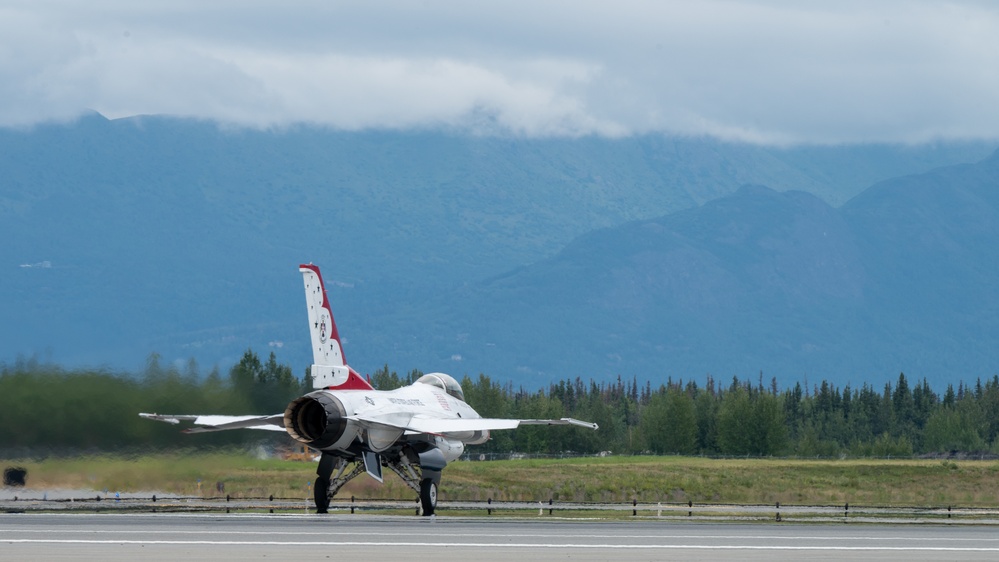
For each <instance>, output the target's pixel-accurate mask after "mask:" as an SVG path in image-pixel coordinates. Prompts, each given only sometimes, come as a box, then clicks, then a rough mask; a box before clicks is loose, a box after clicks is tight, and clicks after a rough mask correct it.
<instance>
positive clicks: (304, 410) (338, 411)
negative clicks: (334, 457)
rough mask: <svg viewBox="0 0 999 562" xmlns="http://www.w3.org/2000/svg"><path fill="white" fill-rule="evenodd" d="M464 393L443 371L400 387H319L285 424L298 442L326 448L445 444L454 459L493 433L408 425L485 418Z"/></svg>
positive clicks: (290, 411) (292, 408)
mask: <svg viewBox="0 0 999 562" xmlns="http://www.w3.org/2000/svg"><path fill="white" fill-rule="evenodd" d="M461 397H463V395H462V394H461V390H460V387H457V383H456V382H454V380H453V379H451V377H449V376H447V375H442V374H440V373H431V374H429V375H425V376H424V377H423V378H421V379H420V380H419V381H417V382H416V383H413V384H411V385H409V386H405V387H402V388H398V389H395V390H387V391H380V390H328V389H323V390H317V391H314V392H311V393H309V394H306V395H305V396H302V397H301V398H298V399H296V400H295V401H293V402H292V403H291V404H289V406H288V408H287V409H286V410H285V416H284V419H285V428H286V430H287V431H288V433H289V434H290V435H291V436H292V437H293V438H295V439H296V440H298V441H300V442H302V443H304V444H306V445H309V446H310V447H313V448H315V449H318V450H320V451H327V452H331V453H343V454H348V455H354V454H356V453H357V452H358V450H368V451H372V452H376V453H382V452H390V451H391V450H392V449H393V448H401V447H403V446H405V445H407V444H416V443H427V444H432V445H433V446H435V447H437V448H439V449H440V450H441V452H442V453H443V454H444V457H445V459H446V460H447V461H448V462H450V461H452V460H455V459H457V458H458V457H459V456H461V454H462V453H463V452H464V449H465V445H466V444H478V443H484V442H485V441H486V440H488V439H489V432H488V431H462V432H450V433H448V434H447V435H446V436H445V435H426V434H422V433H420V432H417V431H413V430H410V429H407V428H409V427H410V426H411V425H412V424H413V422H414V420H417V419H420V418H435V419H476V418H479V417H480V416H479V414H478V413H477V412H476V411H475V410H474V409H472V407H471V406H469V405H468V404H466V403H465V401H464V400H462V399H461Z"/></svg>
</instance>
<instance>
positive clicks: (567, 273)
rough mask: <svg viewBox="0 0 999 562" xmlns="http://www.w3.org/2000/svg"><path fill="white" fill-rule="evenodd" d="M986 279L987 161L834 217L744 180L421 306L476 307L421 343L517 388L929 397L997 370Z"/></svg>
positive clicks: (990, 210) (996, 334)
mask: <svg viewBox="0 0 999 562" xmlns="http://www.w3.org/2000/svg"><path fill="white" fill-rule="evenodd" d="M997 278H999V153H997V154H996V155H993V156H992V157H990V158H988V159H986V160H984V161H982V162H980V163H978V164H974V165H962V166H955V167H948V168H942V169H938V170H934V171H932V172H930V173H926V174H922V175H915V176H908V177H904V178H897V179H893V180H889V181H886V182H883V183H879V184H877V185H875V186H873V187H872V188H870V189H868V190H867V191H865V192H864V193H863V194H861V195H859V196H857V197H856V198H854V199H852V200H851V201H850V202H849V203H847V204H846V205H844V206H843V207H842V208H841V209H835V208H833V207H831V206H829V205H827V204H826V203H824V202H823V201H821V200H820V199H818V198H817V197H815V196H813V195H810V194H807V193H803V192H795V191H789V192H785V193H779V192H776V191H773V190H771V189H768V188H765V187H760V186H744V187H743V188H741V189H739V190H738V191H737V192H736V193H735V194H733V195H731V196H727V197H723V198H720V199H717V200H714V201H711V202H709V203H706V204H705V205H703V206H701V207H698V208H696V209H689V210H685V211H680V212H677V213H673V214H670V215H666V216H664V217H661V218H657V219H652V220H645V221H637V222H632V223H629V224H626V225H623V226H620V227H615V228H610V229H604V230H599V231H595V232H593V233H590V234H587V235H584V236H582V237H580V238H578V239H576V240H575V241H573V243H571V244H570V245H568V246H567V247H566V248H565V249H564V250H563V251H562V252H560V253H559V254H557V255H556V256H554V257H552V258H550V259H547V260H543V261H541V262H538V263H536V264H533V265H531V266H529V267H525V268H521V269H519V270H516V271H513V272H511V273H509V274H508V275H504V276H502V277H498V278H495V279H492V280H490V281H488V282H485V283H482V284H480V285H477V286H474V287H470V288H468V289H467V290H465V291H464V292H462V294H461V296H460V298H452V299H450V300H449V302H447V303H439V304H436V305H434V306H433V307H430V308H431V309H441V308H446V309H447V310H451V311H462V310H464V311H474V312H469V313H467V314H463V315H459V314H460V313H458V312H454V313H453V314H454V315H455V317H454V319H453V320H452V317H451V316H449V315H447V314H445V315H441V317H443V318H446V319H447V320H446V321H444V322H441V323H439V324H437V325H435V326H434V327H433V328H431V330H430V331H431V332H433V333H434V334H436V335H437V336H438V337H437V340H436V348H435V350H436V351H437V352H438V355H440V356H446V355H454V356H461V358H462V363H463V364H468V365H484V366H485V367H484V368H485V369H486V370H487V371H490V372H496V371H499V370H501V369H502V366H503V365H506V364H511V363H512V366H513V368H514V369H517V370H518V371H519V373H521V375H520V376H521V377H524V376H527V375H530V376H532V377H536V378H541V379H545V378H547V377H555V378H562V377H564V376H565V374H566V373H581V374H583V375H584V377H589V376H596V377H598V378H606V375H607V374H622V375H625V376H630V375H631V374H633V373H643V374H644V373H648V374H649V376H652V377H663V378H665V377H666V376H672V377H673V378H674V379H677V378H684V379H690V378H695V379H697V380H703V377H704V375H705V374H707V373H710V374H712V375H713V376H715V377H716V378H722V379H725V380H727V379H728V378H729V377H731V376H733V375H738V376H739V377H740V378H747V377H748V378H750V379H753V380H756V377H758V376H759V373H760V372H761V371H762V373H763V377H764V380H765V382H767V383H769V380H770V378H771V377H776V378H777V379H778V380H779V381H780V382H782V383H791V382H794V381H801V380H803V379H805V378H806V377H807V378H810V379H811V380H813V381H817V380H819V379H821V378H827V379H829V380H833V381H839V382H846V381H853V382H854V384H860V383H862V382H864V381H874V380H877V381H884V380H890V379H892V378H893V377H897V375H898V373H899V372H905V373H906V374H907V375H909V376H910V377H916V378H922V377H926V378H927V379H929V380H930V381H931V383H933V384H938V385H942V384H945V383H946V382H955V381H957V380H962V379H963V380H974V379H975V378H976V377H989V376H992V375H993V374H995V373H996V372H997V371H999V346H997V345H996V344H997V342H999V315H997V312H999V288H997V287H996V283H995V280H996V279H997ZM494 317H501V318H506V319H509V320H507V321H504V322H492V321H489V319H491V318H494ZM429 359H431V358H428V360H429ZM640 378H641V377H640Z"/></svg>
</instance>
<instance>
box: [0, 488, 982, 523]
mask: <svg viewBox="0 0 999 562" xmlns="http://www.w3.org/2000/svg"><path fill="white" fill-rule="evenodd" d="M25 492H28V494H27V495H24V496H14V497H12V498H11V497H7V498H4V499H0V512H4V513H25V512H59V511H86V512H133V513H143V512H145V513H159V512H210V513H269V514H295V513H298V514H313V513H314V511H315V510H314V506H313V505H312V500H311V498H277V497H274V496H270V497H266V498H233V497H230V496H226V497H212V498H203V497H193V496H191V497H186V496H161V497H157V496H155V495H153V496H147V497H138V496H134V495H133V496H130V497H115V496H111V497H109V496H108V495H107V494H104V495H101V494H100V493H97V494H95V495H90V496H83V495H79V496H70V497H58V498H52V499H50V498H49V497H48V494H47V493H40V492H37V491H27V490H25ZM40 494H41V495H40ZM437 511H438V513H440V514H442V515H445V516H446V515H453V516H471V517H476V516H478V517H520V518H523V517H560V518H577V519H596V518H616V519H635V520H638V519H643V520H661V521H675V522H678V521H756V522H763V521H771V522H774V523H791V522H799V523H801V522H815V523H820V522H837V523H900V524H912V523H934V524H977V525H997V526H999V508H982V507H960V506H939V507H916V506H861V505H850V504H844V505H825V506H816V505H787V504H780V503H776V504H773V505H735V504H701V503H694V502H687V503H672V502H669V503H667V502H658V503H648V502H638V501H637V500H632V501H631V502H616V503H608V502H599V503H598V502H562V501H555V500H553V499H548V500H541V501H537V502H524V501H517V502H512V501H493V500H491V499H489V500H486V501H444V500H441V501H440V502H439V503H438V506H437ZM330 513H331V514H334V515H337V514H339V515H358V514H368V515H405V514H411V515H416V514H418V513H419V503H418V501H415V500H374V499H362V498H356V497H349V498H334V501H333V502H332V503H331V504H330Z"/></svg>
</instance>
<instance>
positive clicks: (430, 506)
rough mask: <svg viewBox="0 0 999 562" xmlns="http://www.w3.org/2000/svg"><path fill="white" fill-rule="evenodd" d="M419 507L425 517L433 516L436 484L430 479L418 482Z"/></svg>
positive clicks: (435, 505)
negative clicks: (421, 508)
mask: <svg viewBox="0 0 999 562" xmlns="http://www.w3.org/2000/svg"><path fill="white" fill-rule="evenodd" d="M420 505H421V506H422V507H423V515H424V516H426V517H429V516H431V515H433V514H434V510H435V509H437V484H436V483H434V481H433V480H432V479H430V478H424V479H423V480H422V481H420Z"/></svg>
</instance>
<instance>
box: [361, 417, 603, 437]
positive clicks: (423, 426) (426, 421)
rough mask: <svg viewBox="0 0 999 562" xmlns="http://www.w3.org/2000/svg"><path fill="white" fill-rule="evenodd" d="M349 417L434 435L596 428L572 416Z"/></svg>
mask: <svg viewBox="0 0 999 562" xmlns="http://www.w3.org/2000/svg"><path fill="white" fill-rule="evenodd" d="M349 419H354V420H355V421H357V422H359V423H361V424H362V425H380V426H384V427H392V428H395V429H403V430H406V431H409V432H412V433H430V434H435V435H447V434H449V433H463V432H468V431H494V430H500V429H515V428H517V427H518V426H521V425H578V426H580V427H587V428H590V429H597V427H598V426H597V424H595V423H589V422H584V421H580V420H577V419H573V418H561V419H557V420H518V419H505V418H432V417H425V416H414V417H413V418H412V419H410V420H409V421H408V422H406V423H399V422H397V421H394V420H390V419H386V418H382V417H373V416H350V417H349Z"/></svg>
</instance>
